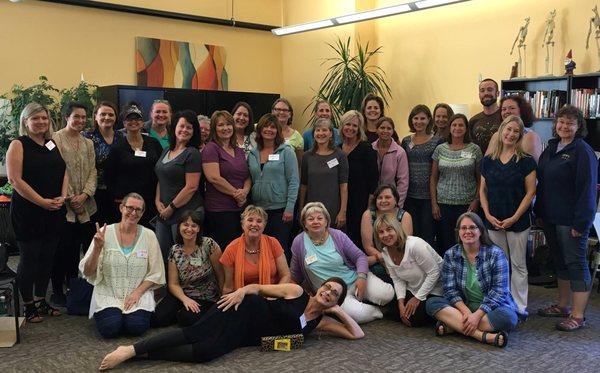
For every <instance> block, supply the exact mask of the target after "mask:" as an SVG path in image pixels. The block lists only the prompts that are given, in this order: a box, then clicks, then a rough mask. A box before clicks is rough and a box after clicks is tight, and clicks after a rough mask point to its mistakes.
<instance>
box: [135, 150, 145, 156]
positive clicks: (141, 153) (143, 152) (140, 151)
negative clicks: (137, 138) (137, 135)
mask: <svg viewBox="0 0 600 373" xmlns="http://www.w3.org/2000/svg"><path fill="white" fill-rule="evenodd" d="M135 156H136V157H142V158H146V152H145V151H143V150H136V151H135Z"/></svg>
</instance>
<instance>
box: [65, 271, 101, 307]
mask: <svg viewBox="0 0 600 373" xmlns="http://www.w3.org/2000/svg"><path fill="white" fill-rule="evenodd" d="M93 291H94V287H93V286H92V285H91V284H90V283H89V282H87V281H86V280H85V279H83V278H81V277H77V278H73V279H71V280H70V281H69V291H67V314H69V315H75V316H87V315H88V314H89V312H90V303H91V302H92V292H93Z"/></svg>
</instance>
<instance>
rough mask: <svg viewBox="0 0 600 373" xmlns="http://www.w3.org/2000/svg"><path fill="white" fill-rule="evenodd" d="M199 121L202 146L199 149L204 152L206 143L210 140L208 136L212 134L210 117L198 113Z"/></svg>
mask: <svg viewBox="0 0 600 373" xmlns="http://www.w3.org/2000/svg"><path fill="white" fill-rule="evenodd" d="M198 123H199V124H200V146H199V147H198V150H200V152H202V149H204V145H206V143H207V142H208V136H209V135H210V118H209V117H207V116H206V115H202V114H200V115H198Z"/></svg>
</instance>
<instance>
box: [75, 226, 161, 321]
mask: <svg viewBox="0 0 600 373" xmlns="http://www.w3.org/2000/svg"><path fill="white" fill-rule="evenodd" d="M116 227H117V224H111V225H109V226H107V227H106V232H105V236H104V248H103V249H102V252H101V253H100V256H99V258H98V267H97V268H96V273H95V274H94V275H92V276H85V275H84V278H85V279H86V280H87V281H88V282H89V283H90V284H92V285H94V292H93V293H92V302H91V303H90V313H89V317H90V319H91V318H92V317H93V315H94V313H96V312H98V311H102V310H103V309H105V308H110V307H115V308H119V309H120V310H121V311H123V313H126V314H127V313H132V312H135V311H138V310H145V311H149V312H153V311H154V308H155V306H156V302H155V301H154V289H156V288H158V287H160V286H161V285H164V284H165V266H164V263H163V258H162V254H161V252H160V247H159V245H158V240H157V239H156V235H155V234H154V232H152V231H151V230H150V229H148V228H145V227H142V226H141V225H138V229H141V230H142V231H141V233H140V236H139V238H138V239H137V242H135V246H134V247H133V250H132V251H131V253H129V254H128V255H125V254H123V251H122V250H121V247H120V245H119V241H118V239H117V232H116ZM93 250H94V243H93V241H92V243H90V246H89V248H88V251H87V252H86V254H85V256H84V257H83V259H81V262H79V270H80V271H81V272H82V273H83V268H84V266H85V263H86V261H87V260H88V259H89V258H90V256H91V255H92V251H93ZM143 281H151V282H153V283H154V284H155V285H153V286H152V287H151V288H150V289H148V290H147V291H146V292H145V293H144V294H143V295H142V296H141V297H140V299H139V300H138V302H137V304H136V305H134V306H133V307H131V308H130V309H128V310H127V311H124V309H123V303H124V301H125V298H126V297H127V296H128V295H129V294H131V293H132V292H133V291H134V290H135V289H136V288H137V287H138V286H139V285H140V284H141V283H142V282H143Z"/></svg>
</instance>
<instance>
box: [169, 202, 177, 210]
mask: <svg viewBox="0 0 600 373" xmlns="http://www.w3.org/2000/svg"><path fill="white" fill-rule="evenodd" d="M169 207H170V208H172V209H173V210H177V206H175V204H174V203H173V201H171V203H169Z"/></svg>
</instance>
